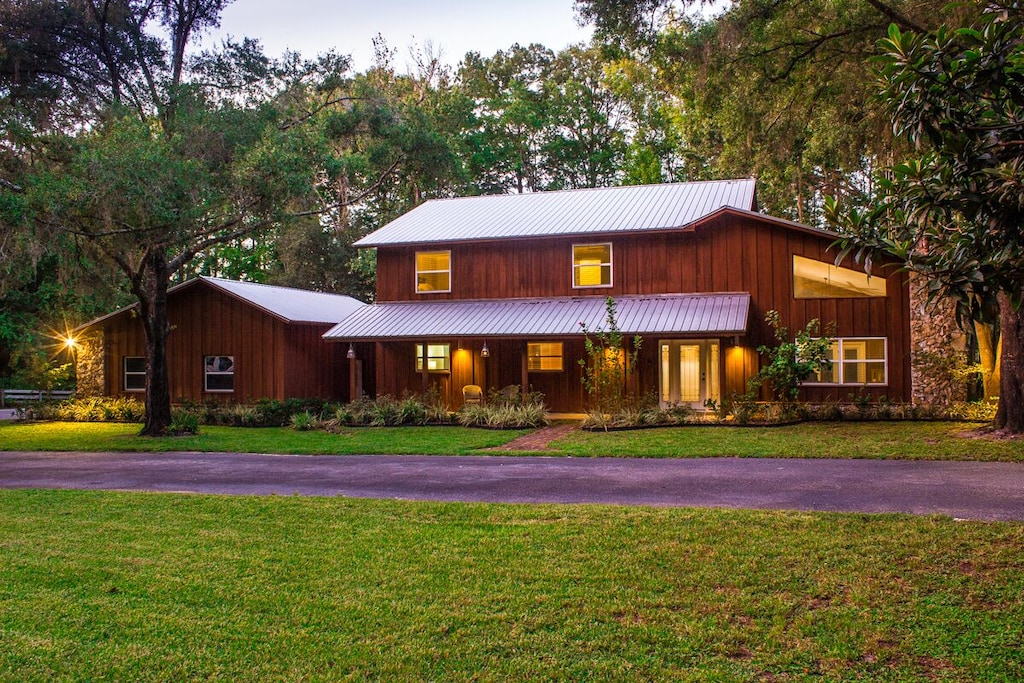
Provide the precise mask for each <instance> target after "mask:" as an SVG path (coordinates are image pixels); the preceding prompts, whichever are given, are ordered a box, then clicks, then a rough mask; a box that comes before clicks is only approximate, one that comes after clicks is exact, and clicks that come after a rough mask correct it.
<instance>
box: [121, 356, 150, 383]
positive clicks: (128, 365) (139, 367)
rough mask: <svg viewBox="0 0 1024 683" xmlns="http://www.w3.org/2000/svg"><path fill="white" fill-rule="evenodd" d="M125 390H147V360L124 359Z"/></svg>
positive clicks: (139, 358) (142, 358) (129, 357)
mask: <svg viewBox="0 0 1024 683" xmlns="http://www.w3.org/2000/svg"><path fill="white" fill-rule="evenodd" d="M124 390H125V391H145V390H146V359H145V358H144V357H142V356H125V357H124Z"/></svg>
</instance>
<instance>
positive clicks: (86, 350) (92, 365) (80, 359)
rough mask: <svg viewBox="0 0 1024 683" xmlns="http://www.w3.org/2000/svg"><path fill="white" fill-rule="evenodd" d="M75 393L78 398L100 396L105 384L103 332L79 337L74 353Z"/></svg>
mask: <svg viewBox="0 0 1024 683" xmlns="http://www.w3.org/2000/svg"><path fill="white" fill-rule="evenodd" d="M75 379H76V384H75V395H76V396H78V397H79V398H87V397H91V396H102V395H103V391H104V387H105V386H106V382H105V381H104V380H105V377H104V367H103V333H102V332H93V333H92V334H87V335H85V336H83V337H81V338H80V339H79V340H78V342H77V353H76V354H75Z"/></svg>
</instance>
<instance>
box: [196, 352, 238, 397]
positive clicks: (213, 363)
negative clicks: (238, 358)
mask: <svg viewBox="0 0 1024 683" xmlns="http://www.w3.org/2000/svg"><path fill="white" fill-rule="evenodd" d="M203 368H204V372H203V375H204V377H205V382H204V383H203V389H204V391H234V390H235V357H234V356H206V357H205V358H203Z"/></svg>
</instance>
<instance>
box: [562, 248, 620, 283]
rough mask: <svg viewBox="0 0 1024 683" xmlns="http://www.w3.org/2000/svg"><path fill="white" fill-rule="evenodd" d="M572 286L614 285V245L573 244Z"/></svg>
mask: <svg viewBox="0 0 1024 683" xmlns="http://www.w3.org/2000/svg"><path fill="white" fill-rule="evenodd" d="M572 286H573V288H574V289H580V288H582V287H611V286H612V245H611V244H610V243H609V244H574V245H573V246H572Z"/></svg>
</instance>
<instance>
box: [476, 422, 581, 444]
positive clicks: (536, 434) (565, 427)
mask: <svg viewBox="0 0 1024 683" xmlns="http://www.w3.org/2000/svg"><path fill="white" fill-rule="evenodd" d="M579 428H580V425H579V423H578V422H576V423H568V424H556V425H552V426H550V427H544V428H543V429H537V430H534V431H532V432H530V433H529V434H523V435H522V436H518V437H516V438H514V439H512V440H511V441H509V442H508V443H506V444H503V445H501V446H494V447H493V448H486V449H484V450H486V451H547V450H552V449H551V448H549V446H550V445H551V443H552V442H553V441H557V440H558V439H561V438H562V437H563V436H565V435H566V434H568V433H569V432H571V431H573V430H576V429H579Z"/></svg>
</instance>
